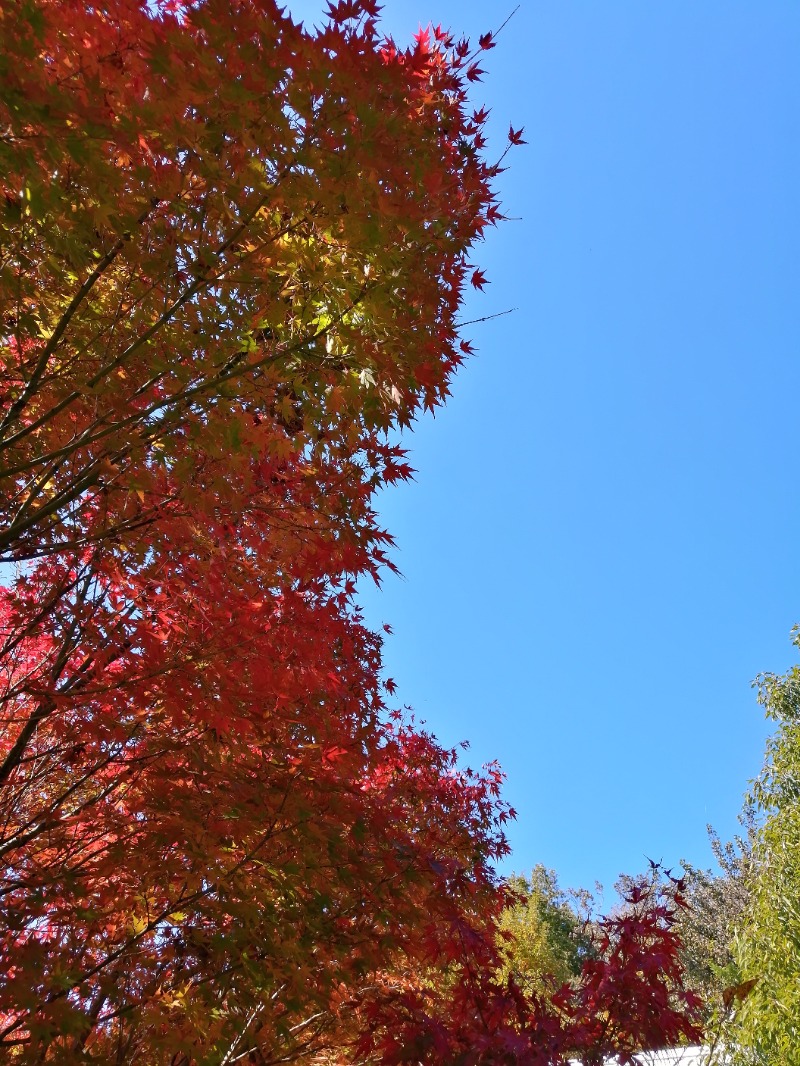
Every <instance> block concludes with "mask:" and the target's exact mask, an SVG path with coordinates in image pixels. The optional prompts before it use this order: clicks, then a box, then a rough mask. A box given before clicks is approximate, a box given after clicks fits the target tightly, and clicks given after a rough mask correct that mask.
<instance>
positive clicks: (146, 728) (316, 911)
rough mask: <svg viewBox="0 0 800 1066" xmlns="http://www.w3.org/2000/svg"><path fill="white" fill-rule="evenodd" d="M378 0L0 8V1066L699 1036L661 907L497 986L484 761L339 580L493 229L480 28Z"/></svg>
mask: <svg viewBox="0 0 800 1066" xmlns="http://www.w3.org/2000/svg"><path fill="white" fill-rule="evenodd" d="M376 14H377V5H376V4H374V3H371V2H368V0H341V2H339V3H337V4H335V5H334V4H331V5H330V7H329V11H328V20H327V22H326V23H325V25H324V26H323V27H322V28H321V29H320V30H319V31H318V32H317V31H315V32H308V31H306V30H305V29H304V28H303V27H302V26H299V25H296V24H294V23H293V21H292V20H291V18H290V17H289V15H288V14H287V13H286V12H285V11H284V10H283V9H281V8H280V7H279V6H278V5H277V4H276V3H274V2H272V0H198V2H183V0H169V2H161V3H153V2H144V0H106V2H104V3H102V4H85V3H83V2H79V0H36V2H30V3H26V4H22V5H20V4H18V3H15V2H11V0H3V2H2V3H0V28H1V29H2V34H3V53H4V54H3V58H2V66H0V87H1V88H2V98H1V99H0V127H1V128H2V131H3V132H2V135H1V136H0V187H1V189H2V194H3V195H2V197H0V240H1V242H2V249H3V259H2V263H0V521H1V522H2V525H1V526H0V563H2V564H3V565H4V566H5V567H6V572H7V573H9V574H11V568H13V577H12V576H9V578H8V579H7V587H6V588H5V589H4V590H3V592H2V598H0V664H1V667H0V854H1V855H2V862H1V863H0V915H1V916H2V929H1V930H0V1046H2V1048H3V1053H4V1055H5V1056H6V1060H7V1061H10V1062H15V1063H16V1062H18V1063H21V1064H22V1063H72V1062H99V1063H109V1062H117V1063H129V1062H130V1063H133V1062H143V1063H148V1064H154V1066H156V1064H160V1063H165V1064H166V1063H170V1064H172V1066H189V1064H198V1066H199V1064H200V1063H219V1064H222V1063H233V1062H242V1061H250V1062H256V1063H267V1062H278V1061H282V1062H283V1061H291V1060H293V1059H296V1058H300V1057H306V1058H310V1059H314V1060H315V1061H319V1062H322V1061H325V1060H328V1061H336V1062H341V1061H346V1060H349V1059H351V1058H354V1057H355V1058H356V1059H361V1060H363V1059H364V1057H365V1056H366V1057H369V1058H370V1059H374V1060H375V1061H382V1062H386V1063H391V1062H404V1061H407V1062H412V1061H413V1062H423V1061H424V1062H437V1063H441V1062H448V1061H451V1062H454V1063H455V1062H464V1063H466V1062H486V1063H493V1062H498V1063H499V1062H508V1063H512V1062H519V1063H522V1062H545V1061H546V1062H556V1061H558V1060H559V1057H560V1056H562V1055H563V1054H565V1053H566V1052H567V1051H568V1050H573V1049H574V1048H575V1047H578V1048H580V1049H585V1050H587V1052H588V1051H590V1050H591V1049H594V1050H597V1049H598V1048H602V1049H606V1048H616V1047H620V1048H623V1049H624V1048H625V1047H627V1046H628V1044H629V1043H630V1041H631V1040H632V1039H636V1040H640V1041H645V1042H649V1043H653V1042H657V1041H658V1040H660V1039H663V1038H665V1037H666V1038H669V1039H672V1038H673V1037H674V1036H675V1034H677V1033H678V1032H680V1031H684V1032H689V1027H688V1023H687V1022H686V1020H685V1018H684V1016H683V1014H682V1013H681V1012H680V1011H677V1012H676V1011H674V1010H673V1009H672V1007H671V1006H670V1005H669V1003H668V1002H667V1000H666V998H664V997H665V995H666V993H665V992H664V993H663V994H662V990H664V989H666V988H667V986H668V985H669V984H670V982H672V981H673V979H674V978H675V977H676V976H677V974H676V972H675V971H674V943H673V942H672V941H671V940H670V936H671V934H669V933H668V931H666V929H665V927H664V926H665V922H666V917H665V915H664V914H660V913H657V912H655V911H652V912H648V913H647V915H644V916H643V917H642V919H641V920H640V921H639V922H638V924H637V925H635V926H634V927H633V928H632V929H631V931H630V932H629V933H625V934H624V936H623V935H622V932H621V933H620V937H619V943H620V944H621V945H622V944H624V943H627V941H626V940H625V936H628V939H629V940H631V937H632V938H633V939H632V940H631V943H634V942H635V944H637V945H641V951H640V953H639V955H636V954H635V952H634V950H633V948H631V949H630V950H629V949H628V948H624V949H623V948H622V947H620V949H619V952H620V953H619V954H618V957H617V956H614V955H612V956H611V957H610V960H609V962H608V964H607V965H608V967H609V969H608V971H607V972H606V971H603V973H601V972H600V971H597V972H594V971H592V972H587V975H586V982H585V984H584V985H583V986H582V988H581V992H580V995H579V996H578V998H577V999H569V997H568V996H567V993H566V991H565V993H564V996H565V997H567V998H564V1000H563V1002H562V1003H560V1004H559V1005H557V1009H556V1008H554V1007H553V1005H544V1004H538V1003H529V1002H526V1001H525V1000H524V999H523V998H522V997H521V996H520V994H519V993H518V991H516V990H515V989H514V988H503V987H500V986H499V985H498V984H497V983H496V981H495V980H494V977H493V974H494V973H495V970H496V967H497V953H496V946H495V924H494V923H495V919H496V916H497V914H498V911H499V908H500V907H501V906H502V903H503V898H502V893H501V892H500V891H499V889H498V886H497V883H496V879H495V875H494V873H493V863H494V861H495V860H496V859H497V858H498V857H499V856H501V855H503V854H504V853H505V851H506V843H505V839H504V837H503V833H502V824H503V822H504V821H505V819H506V818H507V817H508V816H509V813H510V812H509V811H508V809H507V807H506V806H505V805H504V804H503V803H502V801H501V800H500V798H499V774H498V772H497V770H496V769H494V768H488V769H487V770H486V771H485V772H484V773H482V774H473V773H471V772H469V771H464V770H462V769H459V767H458V765H457V762H456V757H455V754H454V753H453V752H449V751H446V750H443V749H442V748H441V747H440V746H439V745H438V744H437V743H436V741H435V739H434V738H433V737H431V736H429V735H428V734H426V733H425V732H424V731H422V730H420V729H418V728H416V727H415V726H414V724H413V722H410V721H407V720H404V719H403V718H402V717H401V716H397V715H393V714H390V713H389V709H388V708H387V706H386V704H385V699H384V691H385V688H389V683H388V682H387V683H386V686H385V688H384V686H383V685H382V683H381V678H380V670H381V658H380V651H381V642H380V638H379V637H378V636H377V635H376V634H374V633H372V632H371V631H369V630H368V629H367V628H366V627H365V626H364V624H363V621H362V618H361V616H360V613H359V610H358V607H357V605H356V603H355V600H354V593H355V581H356V580H357V578H358V577H360V576H365V575H372V576H373V577H376V578H377V576H378V574H379V571H380V568H381V567H383V566H384V565H387V559H386V555H385V551H386V548H387V545H388V544H389V542H390V538H389V536H388V534H387V533H386V532H384V531H383V530H382V529H381V528H380V527H379V525H378V523H377V521H376V516H375V513H374V510H373V503H372V501H373V497H374V494H375V492H376V490H377V489H378V488H379V487H381V486H382V485H385V484H389V483H391V482H393V481H396V480H401V479H403V478H406V477H408V475H409V468H408V466H407V464H406V462H405V457H404V454H403V452H402V450H401V449H399V448H397V447H396V446H394V445H392V444H389V443H387V441H386V431H387V430H389V429H391V428H392V427H396V426H403V425H406V424H408V423H409V422H410V421H411V419H412V418H413V417H414V415H415V413H416V412H417V411H418V410H419V409H420V408H421V407H423V406H434V405H436V404H438V403H441V402H442V401H443V400H444V399H445V397H446V396H447V390H448V382H449V380H450V377H451V376H452V373H453V371H454V370H455V368H456V367H457V366H458V365H459V363H460V362H461V361H462V359H463V356H464V353H465V352H468V351H469V346H468V344H467V342H462V341H460V340H459V338H458V331H457V325H456V315H457V312H458V308H459V305H460V301H461V299H462V293H463V289H464V286H465V284H466V283H467V282H468V280H469V279H470V278H471V280H472V282H473V284H475V285H482V284H483V283H484V281H485V279H484V277H483V274H482V273H481V272H480V271H475V270H474V268H473V266H472V265H471V264H470V262H469V251H470V248H471V246H472V244H473V243H474V241H475V240H476V239H477V238H478V237H479V236H480V234H481V232H482V231H483V229H484V228H485V227H486V226H487V225H489V224H492V223H494V222H495V221H496V220H497V219H498V218H499V217H500V215H499V212H498V209H497V206H496V204H495V201H494V196H493V194H492V192H491V190H490V183H491V179H492V177H493V176H494V174H495V173H496V169H497V168H495V167H491V166H489V165H487V164H486V162H485V161H484V160H483V159H482V157H481V155H480V148H481V146H482V145H483V143H484V141H483V137H482V133H481V130H482V125H483V122H484V120H485V114H475V115H473V116H472V117H471V118H470V117H469V116H468V113H467V110H466V95H465V84H466V82H467V81H470V80H474V79H475V78H476V77H478V74H479V72H478V71H477V69H476V67H475V66H474V64H473V59H474V56H473V54H472V52H471V49H470V46H469V45H468V43H467V42H464V41H459V42H455V41H453V40H452V39H451V38H450V37H449V35H448V34H446V33H444V32H443V31H441V30H440V29H437V30H436V31H433V34H432V36H431V35H430V34H420V35H419V36H418V38H417V39H416V43H415V45H414V46H413V47H412V48H409V49H406V50H400V49H398V48H397V46H396V45H394V44H393V43H392V42H391V41H387V40H385V39H383V38H382V37H381V36H380V35H379V33H378V29H377V24H376ZM490 46H491V43H490V38H488V37H487V38H482V39H481V47H482V48H483V49H486V48H488V47H490ZM520 138H521V131H520V133H517V132H515V131H513V130H512V131H511V134H510V139H511V141H512V142H514V143H519V141H520ZM637 938H638V939H637ZM637 982H638V984H637ZM643 988H646V989H647V990H648V995H649V996H650V998H649V999H648V1000H647V1003H648V1004H655V1006H656V1007H657V1012H656V1015H653V1013H652V1011H651V1009H650V1006H648V1008H647V1011H648V1013H647V1015H646V1017H645V1016H644V1015H642V1013H641V1011H638V1012H637V1010H636V1009H635V1007H636V1004H637V1003H640V1002H641V1003H644V1002H645V999H644V998H643V996H642V995H640V992H641V990H642V989H643ZM651 992H652V994H650V993H651ZM610 995H611V996H613V997H614V998H613V1004H617V1006H616V1007H615V1006H614V1005H613V1004H612V1002H611V1000H610V999H609V996H610ZM626 996H627V997H628V998H627V999H626V998H625V997H626ZM659 996H660V997H661V999H659V998H658V997H659ZM654 997H655V998H654ZM626 1003H627V1004H630V1005H632V1006H631V1007H630V1009H629V1008H628V1007H625V1008H624V1009H625V1010H627V1011H628V1013H627V1014H624V1013H623V1006H624V1004H626ZM614 1010H617V1014H616V1015H613V1017H614V1024H613V1026H610V1027H606V1028H605V1029H603V1031H602V1032H598V1031H597V1028H596V1025H595V1022H596V1019H597V1018H599V1017H601V1016H605V1015H607V1014H609V1012H613V1011H614ZM682 1027H683V1028H682ZM623 1035H624V1040H627V1041H628V1044H625V1043H624V1040H623ZM592 1053H594V1052H593V1051H592Z"/></svg>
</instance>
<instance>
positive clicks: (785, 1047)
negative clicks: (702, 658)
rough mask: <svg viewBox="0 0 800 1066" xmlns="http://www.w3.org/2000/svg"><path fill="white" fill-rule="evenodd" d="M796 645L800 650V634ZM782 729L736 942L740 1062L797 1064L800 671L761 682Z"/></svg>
mask: <svg viewBox="0 0 800 1066" xmlns="http://www.w3.org/2000/svg"><path fill="white" fill-rule="evenodd" d="M793 642H794V644H795V646H796V647H798V648H800V630H798V629H795V631H794V633H793ZM757 684H758V689H759V697H758V698H759V702H760V703H761V704H762V705H763V706H764V708H765V709H766V713H767V716H768V717H769V718H771V719H773V721H775V722H776V723H777V728H776V730H775V732H774V734H773V735H772V737H771V738H770V739H769V741H768V744H767V751H766V757H765V761H764V767H763V769H762V771H761V774H760V776H759V777H758V779H757V780H756V782H755V784H754V786H753V789H752V793H751V798H752V800H753V802H754V804H755V806H756V809H757V812H758V815H759V824H758V826H757V829H756V834H755V844H754V850H753V873H752V878H751V886H750V898H749V901H748V903H747V906H746V909H745V912H744V918H743V921H742V923H741V925H740V927H739V930H738V933H737V935H736V939H735V954H736V961H737V963H738V965H739V968H740V974H741V981H740V984H739V989H738V992H739V996H738V999H739V1002H738V1003H737V1004H735V1005H736V1008H737V1009H736V1018H735V1022H734V1024H733V1025H732V1027H731V1031H730V1038H729V1040H728V1043H729V1044H730V1045H732V1046H733V1054H734V1056H735V1061H736V1062H737V1063H742V1064H744V1063H748V1064H749V1063H753V1064H758V1066H797V1064H800V666H794V667H792V668H791V669H790V670H789V671H788V673H786V674H784V675H782V676H777V675H774V674H764V675H762V676H761V677H760V678H758V680H757Z"/></svg>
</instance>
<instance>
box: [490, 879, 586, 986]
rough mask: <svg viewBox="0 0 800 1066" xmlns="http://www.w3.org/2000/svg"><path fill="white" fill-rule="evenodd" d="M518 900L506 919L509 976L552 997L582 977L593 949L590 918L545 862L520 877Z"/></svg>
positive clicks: (515, 883)
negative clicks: (583, 917) (585, 918)
mask: <svg viewBox="0 0 800 1066" xmlns="http://www.w3.org/2000/svg"><path fill="white" fill-rule="evenodd" d="M509 888H510V889H511V890H512V892H513V893H514V895H515V897H516V901H515V902H514V903H512V904H511V905H510V906H509V907H507V908H506V909H505V911H504V912H503V915H502V917H501V919H500V929H501V933H502V934H503V938H504V943H503V954H504V956H505V966H504V976H505V977H509V976H513V978H514V980H515V981H516V982H517V984H518V985H519V986H520V988H522V989H523V991H525V992H526V993H528V994H531V993H533V994H536V995H538V996H545V997H546V996H548V995H550V994H552V993H553V992H554V991H555V990H556V989H558V988H560V987H561V986H562V985H564V984H566V983H567V982H569V981H571V980H572V979H573V978H575V977H577V976H578V975H579V974H580V972H581V967H582V965H583V962H584V960H585V959H586V958H588V957H590V955H591V954H592V952H593V948H592V943H591V939H590V936H589V932H588V927H587V925H586V922H585V921H584V920H583V919H582V918H581V916H580V914H579V907H578V906H576V902H577V901H576V902H573V901H571V900H570V897H569V896H568V895H567V893H566V892H564V891H563V890H562V889H561V888H560V887H559V885H558V878H557V876H556V874H555V872H554V871H553V870H548V869H547V868H546V867H544V866H543V865H541V864H539V865H537V866H535V867H534V868H533V870H532V871H531V875H530V877H529V878H528V877H522V876H519V875H517V876H514V877H512V878H510V880H509Z"/></svg>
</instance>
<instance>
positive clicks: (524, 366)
mask: <svg viewBox="0 0 800 1066" xmlns="http://www.w3.org/2000/svg"><path fill="white" fill-rule="evenodd" d="M512 7H513V0H511V2H510V3H509V5H508V7H507V8H506V7H497V8H495V9H493V10H491V9H489V8H487V6H486V5H485V4H484V3H477V2H475V0H461V2H458V0H386V5H385V8H384V13H383V22H384V27H385V28H386V30H387V32H389V33H391V34H392V35H393V36H395V37H396V39H397V40H398V41H402V42H403V43H405V42H406V41H407V40H408V39H409V37H410V35H411V34H412V33H413V32H414V31H415V30H416V29H417V27H418V25H419V24H420V23H422V24H427V23H428V22H429V21H433V22H434V23H439V22H440V23H442V24H444V25H445V26H449V27H450V28H451V29H452V30H455V31H465V32H466V33H467V34H468V35H469V36H471V37H472V38H473V39H477V36H478V34H479V33H482V32H484V31H486V30H488V29H493V28H494V27H495V26H497V25H498V24H499V23H501V22H502V21H503V19H504V18H505V16H506V15H507V14H509V12H510V10H511V8H512ZM290 9H291V10H292V12H293V14H294V15H295V17H303V18H305V20H306V21H307V22H313V21H314V15H315V14H316V12H318V11H319V10H321V5H320V4H313V3H312V2H311V0H302V2H301V0H291V2H290ZM798 56H800V5H798V4H797V3H796V2H795V0H783V2H777V0H759V2H758V3H753V2H752V0H746V2H737V0H670V2H669V3H663V2H657V0H650V2H647V3H640V2H635V0H625V2H619V0H527V2H525V3H524V4H523V6H522V7H521V8H520V10H519V11H518V12H517V13H516V15H515V16H514V18H513V19H512V21H511V22H510V23H509V25H508V26H507V27H506V29H505V30H504V32H503V33H502V35H501V36H500V37H499V39H498V45H497V47H496V48H495V49H494V50H493V51H491V52H490V53H488V55H486V57H485V58H486V62H482V64H481V65H482V66H487V67H488V74H487V76H486V77H485V79H484V82H483V84H481V85H478V86H476V87H475V89H474V93H473V98H474V101H475V104H476V106H478V105H481V104H486V105H488V106H490V107H491V108H492V109H493V111H492V115H493V122H494V126H493V127H492V129H493V131H494V133H495V137H494V144H493V148H494V150H495V152H496V153H497V154H499V151H500V150H501V149H502V147H503V142H504V138H505V134H506V131H507V129H508V126H509V123H513V125H514V127H515V128H516V127H518V126H521V125H524V126H525V129H526V134H525V136H526V139H527V140H528V142H529V144H528V146H527V147H523V148H517V149H515V150H513V151H512V153H511V154H510V156H509V159H508V162H509V166H510V169H509V171H508V173H507V174H505V175H504V176H503V178H502V180H501V182H500V185H499V188H500V192H501V196H502V200H503V204H504V207H505V209H506V211H507V213H508V214H510V215H514V216H519V218H520V221H515V222H509V223H507V224H506V225H504V226H503V227H502V228H501V229H499V230H498V231H497V232H496V233H494V234H492V235H491V237H490V239H489V240H488V241H487V243H486V244H485V245H484V246H482V247H481V248H479V249H478V251H477V257H478V262H479V265H480V266H481V267H482V268H483V269H485V270H486V273H487V275H488V277H489V279H490V281H491V285H490V286H489V287H488V288H487V290H486V293H485V294H483V295H479V294H477V293H476V294H474V295H471V296H470V298H469V303H468V306H467V308H466V311H465V318H471V317H475V316H478V315H486V314H491V313H492V312H496V311H502V310H505V309H506V308H511V307H513V308H516V309H517V310H516V311H515V312H514V314H512V315H508V316H506V317H504V318H500V319H497V320H495V321H493V322H489V323H485V324H482V325H476V326H473V327H470V328H469V329H468V331H467V335H468V336H470V337H471V338H473V339H474V340H475V342H476V344H477V346H478V348H479V352H478V355H477V356H476V357H475V358H474V359H473V360H471V361H470V363H469V364H468V365H467V366H466V367H465V368H464V370H463V372H462V373H461V374H460V376H459V377H458V378H457V379H456V381H455V384H454V389H453V397H452V400H451V402H450V403H449V405H448V407H447V409H445V410H443V411H441V412H439V413H438V414H437V416H436V418H435V419H433V418H430V417H429V418H426V419H425V420H424V421H423V422H421V423H420V424H419V426H418V427H417V430H416V432H415V433H413V434H412V435H410V436H409V437H408V440H407V443H408V445H409V447H410V449H411V454H412V461H413V464H414V465H415V467H416V468H417V470H418V474H417V479H416V482H415V483H414V484H412V485H409V486H405V487H402V488H399V489H395V490H392V491H391V492H389V493H385V494H384V496H383V497H382V501H381V503H382V512H383V516H384V520H385V523H386V525H387V526H388V528H389V529H390V530H392V531H393V532H394V534H395V535H396V537H397V540H398V544H399V550H398V552H397V554H396V561H397V562H398V564H399V566H400V567H401V569H402V571H403V574H404V577H403V578H402V579H400V580H398V579H394V578H391V577H389V578H388V579H387V580H386V582H385V585H384V588H383V590H382V591H381V592H374V591H372V590H370V589H364V603H365V607H366V610H367V614H368V618H369V619H370V620H371V621H372V622H374V623H375V624H376V625H377V624H379V623H381V622H383V621H386V622H389V623H391V625H392V626H393V627H394V631H395V635H394V636H393V637H391V638H389V639H388V641H387V645H386V649H385V654H386V663H387V670H388V673H389V674H391V676H393V677H394V678H395V679H396V680H397V682H398V684H399V695H400V697H401V698H402V700H403V701H404V702H406V703H408V704H410V705H412V706H413V707H414V708H415V710H416V712H417V713H418V715H419V716H420V717H422V718H424V719H425V720H426V722H427V723H428V725H429V727H430V728H431V729H432V731H433V732H435V733H436V734H437V736H439V738H440V739H441V740H442V741H443V742H445V743H447V744H451V743H455V742H457V741H459V740H462V739H467V740H469V741H470V742H471V750H470V752H469V754H468V758H469V761H470V762H471V763H473V764H480V763H482V762H485V761H487V760H490V759H498V760H499V761H500V763H501V764H502V766H503V768H504V770H505V772H506V774H507V787H506V798H507V799H508V800H509V801H510V802H511V803H512V804H513V805H514V806H515V807H516V809H517V811H518V819H517V822H516V823H515V825H514V826H512V828H511V830H510V839H511V843H512V846H513V855H512V858H511V860H510V862H509V863H508V864H507V867H506V869H507V870H511V869H514V870H519V871H523V870H525V869H527V868H529V867H530V866H531V865H533V864H534V863H536V862H544V863H545V864H547V865H548V866H552V867H554V868H555V869H556V870H557V871H558V873H559V875H560V878H561V881H562V883H563V884H564V885H573V886H577V885H587V886H591V885H592V884H593V882H594V881H595V880H598V879H599V880H601V881H603V882H604V883H605V884H606V885H608V886H610V885H611V883H612V882H613V881H614V880H615V878H616V876H617V874H618V873H620V872H621V871H626V872H635V871H636V870H638V869H640V868H642V866H643V865H644V864H645V858H644V857H645V856H651V857H654V858H656V859H664V860H665V861H666V862H667V863H668V864H669V863H677V861H678V860H679V859H680V858H681V857H682V856H685V857H686V858H688V859H689V860H690V861H692V862H694V863H696V864H705V863H708V862H710V851H709V848H708V844H707V838H706V831H705V825H706V823H707V822H711V823H712V824H713V825H714V826H715V827H716V828H717V829H718V830H719V831H720V832H721V833H722V834H723V836H726V835H730V834H732V833H733V832H735V830H736V815H737V812H738V811H739V809H740V805H741V797H742V793H743V791H744V789H745V788H746V786H747V782H748V780H749V779H750V778H752V777H753V776H754V775H755V774H756V773H757V772H758V769H759V767H760V764H761V758H762V751H763V744H764V738H765V736H766V731H767V726H766V725H765V723H764V720H763V715H762V712H761V710H760V708H759V707H758V706H757V704H756V701H755V696H754V693H753V691H752V690H751V688H750V682H751V680H752V679H753V678H754V677H755V675H756V674H757V673H758V672H760V671H762V670H783V669H785V668H786V667H787V666H788V665H789V663H790V662H792V661H793V654H792V649H791V647H790V644H789V631H790V629H791V627H792V625H793V624H794V623H795V622H800V555H799V554H798V533H799V532H800V507H799V506H798V493H797V480H798V473H797V465H798V458H799V456H798V452H799V451H800V435H799V434H798V417H797V411H798V401H799V400H800V358H799V357H800V294H799V291H798V288H799V287H798V282H799V281H800V278H799V277H798V275H799V274H800V199H799V198H798V189H800V64H799V63H798Z"/></svg>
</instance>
